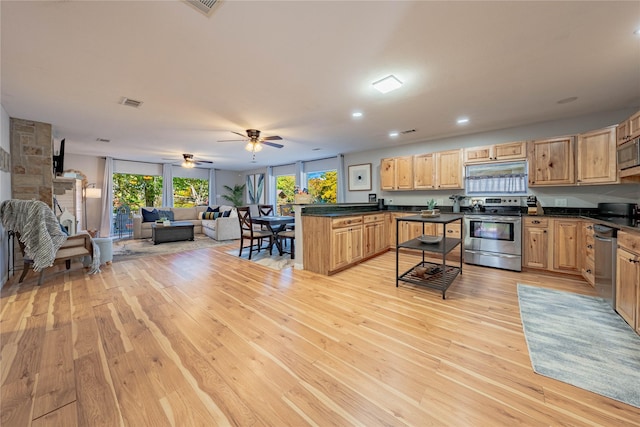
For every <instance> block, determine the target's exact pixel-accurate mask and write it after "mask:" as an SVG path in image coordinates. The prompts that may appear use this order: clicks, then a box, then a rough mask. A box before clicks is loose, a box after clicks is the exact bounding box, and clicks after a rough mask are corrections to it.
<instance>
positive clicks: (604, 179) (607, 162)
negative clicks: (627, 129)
mask: <svg viewBox="0 0 640 427" xmlns="http://www.w3.org/2000/svg"><path fill="white" fill-rule="evenodd" d="M576 172H577V174H576V182H577V183H578V184H579V185H582V184H613V183H615V182H617V180H618V173H617V172H618V167H617V165H616V127H615V126H610V127H607V128H604V129H599V130H594V131H591V132H587V133H583V134H580V135H578V140H577V143H576Z"/></svg>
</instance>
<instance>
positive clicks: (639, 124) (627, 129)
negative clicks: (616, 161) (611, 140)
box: [616, 111, 640, 145]
mask: <svg viewBox="0 0 640 427" xmlns="http://www.w3.org/2000/svg"><path fill="white" fill-rule="evenodd" d="M616 134H617V137H616V141H617V143H618V145H620V144H624V143H625V142H627V141H629V140H630V139H632V138H635V137H636V136H640V111H638V112H637V113H635V114H634V115H633V116H631V117H629V118H628V119H626V120H624V121H622V122H621V123H620V124H619V125H618V130H617V132H616Z"/></svg>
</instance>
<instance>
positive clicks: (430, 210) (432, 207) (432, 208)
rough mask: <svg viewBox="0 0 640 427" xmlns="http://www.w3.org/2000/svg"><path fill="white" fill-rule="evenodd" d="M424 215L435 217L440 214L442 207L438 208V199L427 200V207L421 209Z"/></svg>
mask: <svg viewBox="0 0 640 427" xmlns="http://www.w3.org/2000/svg"><path fill="white" fill-rule="evenodd" d="M421 215H422V216H423V217H434V216H439V215H440V209H436V201H435V200H434V199H431V200H429V201H428V202H427V209H424V210H422V211H421Z"/></svg>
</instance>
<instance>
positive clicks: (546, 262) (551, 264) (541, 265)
mask: <svg viewBox="0 0 640 427" xmlns="http://www.w3.org/2000/svg"><path fill="white" fill-rule="evenodd" d="M522 224H523V226H522V238H523V246H522V249H523V256H522V266H523V267H527V268H535V269H541V270H547V271H554V272H559V273H567V274H574V275H578V274H580V262H579V255H578V254H579V253H580V252H579V250H580V249H581V248H580V246H579V245H580V242H581V235H580V234H581V229H580V226H581V221H580V220H579V219H574V218H545V217H536V216H526V217H523V221H522Z"/></svg>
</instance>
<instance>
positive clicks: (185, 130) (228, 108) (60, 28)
mask: <svg viewBox="0 0 640 427" xmlns="http://www.w3.org/2000/svg"><path fill="white" fill-rule="evenodd" d="M0 7H1V10H0V13H1V24H2V26H1V37H2V38H1V48H2V57H1V60H2V62H1V66H2V69H1V75H0V78H1V81H0V83H1V86H2V105H3V107H4V108H5V110H6V111H7V113H8V114H9V116H11V117H16V118H23V119H30V120H36V121H42V122H46V123H51V124H52V125H53V129H54V138H55V140H56V142H57V141H59V140H60V139H61V138H66V147H65V148H66V152H67V153H74V154H84V155H98V156H112V157H114V158H116V159H127V160H138V161H149V162H163V160H162V159H163V158H175V159H179V158H181V153H193V154H194V155H195V156H196V157H198V158H204V159H208V160H213V161H214V164H213V167H216V168H219V169H229V170H246V169H251V168H254V167H256V166H265V165H280V164H286V163H291V162H294V161H297V160H310V159H318V158H324V157H329V156H334V155H336V154H338V153H349V152H354V151H362V150H367V149H375V148H382V147H389V146H392V145H399V144H408V143H413V142H417V141H428V140H432V139H436V138H442V137H446V136H453V135H461V134H466V133H476V132H480V131H485V130H491V129H499V128H506V127H512V126H518V125H523V124H529V123H534V122H541V121H546V120H553V119H560V118H568V117H573V116H579V115H583V114H588V113H593V112H599V111H608V110H615V109H621V108H631V107H636V106H639V105H640V37H639V36H636V35H634V34H633V32H634V30H636V29H638V28H640V1H605V2H592V1H569V2H559V1H555V2H526V1H513V2H479V1H474V2H451V1H449V2H435V1H413V2H412V1H372V2H367V1H315V2H314V1H295V2H294V1H232V0H218V2H217V3H216V4H215V6H214V12H213V13H212V14H211V16H209V17H207V16H205V15H204V14H202V13H200V12H198V11H196V10H195V9H194V8H192V7H191V6H189V5H187V4H186V3H184V2H181V1H128V2H126V1H119V2H115V1H82V2H76V1H15V2H14V1H6V0H3V1H2V2H1V6H0ZM391 73H392V74H394V75H395V76H397V77H398V78H399V79H400V80H402V81H403V82H404V85H403V87H402V88H401V89H399V90H397V91H394V92H391V93H388V94H386V95H383V94H380V93H378V92H377V91H375V89H373V88H372V87H371V83H372V82H373V81H375V80H378V79H380V78H381V77H384V76H385V75H388V74H391ZM574 96H575V97H578V99H577V101H575V102H572V103H566V104H558V102H557V101H559V100H562V99H565V98H569V97H574ZM123 97H129V98H133V99H135V100H140V101H143V102H144V103H143V105H142V106H141V107H140V108H139V109H134V108H132V107H127V106H124V105H121V104H120V101H121V100H122V98H123ZM356 110H358V111H362V112H363V113H364V116H363V117H362V118H360V119H353V118H352V117H351V113H352V112H353V111H356ZM460 116H467V117H469V119H470V123H469V124H468V125H466V126H459V125H457V124H456V119H457V118H458V117H460ZM248 128H256V129H260V130H262V135H263V136H269V135H280V136H281V137H282V138H283V141H281V142H282V144H283V145H284V148H282V149H276V148H272V147H265V149H264V150H262V151H261V152H260V153H258V154H257V155H256V161H257V163H251V155H250V153H248V152H246V151H244V145H243V143H242V142H218V140H223V139H234V138H235V136H236V135H234V134H232V133H231V131H236V132H240V133H244V130H245V129H248ZM408 129H416V132H414V133H411V134H407V135H401V136H400V137H398V138H396V139H391V138H389V137H388V133H389V132H390V131H392V130H397V131H403V130H408ZM97 138H106V139H110V140H111V142H109V143H105V142H98V141H96V139H97ZM318 149H319V150H318Z"/></svg>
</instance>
